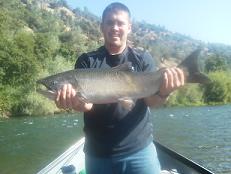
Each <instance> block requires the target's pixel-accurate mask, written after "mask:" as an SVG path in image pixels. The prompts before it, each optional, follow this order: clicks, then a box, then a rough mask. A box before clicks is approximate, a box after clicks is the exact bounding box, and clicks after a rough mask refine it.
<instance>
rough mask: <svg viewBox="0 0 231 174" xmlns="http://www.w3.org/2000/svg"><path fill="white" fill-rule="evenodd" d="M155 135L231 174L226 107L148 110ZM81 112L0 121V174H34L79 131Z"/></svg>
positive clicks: (230, 111) (230, 114)
mask: <svg viewBox="0 0 231 174" xmlns="http://www.w3.org/2000/svg"><path fill="white" fill-rule="evenodd" d="M152 112H153V124H154V135H155V138H156V139H157V140H158V141H160V142H161V143H162V144H164V145H166V146H168V147H170V148H171V149H173V150H175V151H177V152H179V153H181V154H182V155H184V156H186V157H188V158H190V159H192V160H194V161H196V162H197V163H199V164H201V165H202V166H204V167H206V168H208V169H210V170H211V171H213V172H214V173H217V174H228V173H229V174H231V128H230V125H231V105H226V106H216V107H208V106H206V107H188V108H162V109H157V110H153V111H152ZM82 129H83V121H82V116H81V115H78V114H72V115H68V114H66V115H56V116H49V117H44V116H41V117H20V118H13V119H12V118H11V119H0V173H1V174H21V173H22V174H33V173H36V172H37V171H39V170H40V169H41V168H42V167H44V166H45V165H46V164H48V163H49V162H50V161H51V160H53V159H54V158H55V157H57V156H58V155H59V154H60V153H62V152H63V151H64V150H65V149H67V148H68V147H69V146H70V145H72V144H74V143H75V142H76V141H77V140H78V139H79V138H80V137H81V136H82V135H83V133H82Z"/></svg>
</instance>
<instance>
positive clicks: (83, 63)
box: [75, 53, 90, 69]
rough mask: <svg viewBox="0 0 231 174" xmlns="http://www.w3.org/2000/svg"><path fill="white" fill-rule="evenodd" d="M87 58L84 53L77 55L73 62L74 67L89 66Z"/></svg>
mask: <svg viewBox="0 0 231 174" xmlns="http://www.w3.org/2000/svg"><path fill="white" fill-rule="evenodd" d="M89 67H90V65H89V58H88V55H87V54H86V53H84V54H82V55H81V56H79V58H78V59H77V60H76V63H75V69H81V68H89Z"/></svg>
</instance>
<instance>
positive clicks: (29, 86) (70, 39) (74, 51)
mask: <svg viewBox="0 0 231 174" xmlns="http://www.w3.org/2000/svg"><path fill="white" fill-rule="evenodd" d="M101 38H102V36H101V33H100V30H99V18H98V17H97V16H95V15H93V14H92V13H90V12H89V11H88V10H87V9H86V8H85V9H84V10H81V9H78V8H76V9H72V10H70V9H69V8H68V6H67V3H66V2H65V1H64V0H60V1H57V0H21V1H20V0H11V1H4V0H0V116H19V115H44V114H53V113H55V112H60V110H58V109H57V108H56V107H55V106H54V104H53V102H51V101H48V100H47V99H45V98H44V97H42V96H40V95H39V94H37V93H36V80H37V79H39V78H41V77H44V76H47V75H50V74H54V73H57V72H62V71H65V70H68V69H73V66H74V63H75V61H76V59H77V57H78V56H80V55H81V54H82V53H84V52H86V51H90V50H94V49H96V48H97V47H99V46H100V45H101V44H102V43H103V42H102V39H101ZM130 38H131V39H130V40H131V44H132V45H133V46H135V47H142V48H145V49H148V50H149V51H150V53H151V54H152V55H153V57H155V58H156V60H157V61H158V62H160V61H161V60H162V59H163V58H164V59H168V58H175V59H182V58H184V57H185V55H187V54H188V53H189V52H190V51H192V50H194V49H195V48H197V47H198V46H200V47H201V46H203V47H205V45H204V44H203V43H202V42H199V41H195V40H193V39H191V38H189V37H186V36H184V35H180V34H174V33H171V32H169V31H167V30H166V29H164V28H163V27H159V26H155V25H151V24H147V23H145V22H136V21H134V26H133V34H132V35H131V36H130ZM206 48H209V49H210V50H213V51H214V50H215V52H211V53H210V54H209V55H208V56H207V57H206V59H205V72H206V73H208V75H209V76H210V77H211V79H212V80H213V81H212V83H211V84H208V85H206V86H200V85H190V86H187V87H185V88H182V89H181V90H179V91H177V92H176V93H174V94H173V95H172V96H171V98H170V100H169V102H168V105H169V106H172V105H183V106H185V105H205V104H225V103H231V77H230V64H231V61H230V60H231V56H230V55H231V54H226V53H228V50H230V47H228V46H222V45H219V46H216V45H209V46H208V45H207V47H206ZM220 50H222V51H220ZM224 50H225V51H224Z"/></svg>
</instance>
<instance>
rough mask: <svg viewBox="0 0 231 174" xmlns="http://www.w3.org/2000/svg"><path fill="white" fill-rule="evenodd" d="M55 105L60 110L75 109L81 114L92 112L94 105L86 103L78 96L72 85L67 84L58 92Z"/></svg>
mask: <svg viewBox="0 0 231 174" xmlns="http://www.w3.org/2000/svg"><path fill="white" fill-rule="evenodd" d="M55 104H56V106H57V107H58V108H60V109H74V110H76V111H79V112H86V111H89V110H91V108H92V106H93V104H92V103H85V102H83V101H82V100H81V99H79V98H78V96H77V95H76V90H75V89H74V88H73V87H72V85H71V84H65V85H63V87H62V88H61V89H60V90H59V91H58V92H57V96H56V100H55Z"/></svg>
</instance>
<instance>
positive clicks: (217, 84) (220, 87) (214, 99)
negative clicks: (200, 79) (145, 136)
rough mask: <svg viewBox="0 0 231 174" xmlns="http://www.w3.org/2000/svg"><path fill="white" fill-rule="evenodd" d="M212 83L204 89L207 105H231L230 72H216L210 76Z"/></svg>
mask: <svg viewBox="0 0 231 174" xmlns="http://www.w3.org/2000/svg"><path fill="white" fill-rule="evenodd" d="M209 77H210V79H211V80H212V82H211V83H209V84H207V85H205V87H204V100H205V102H207V103H215V104H216V103H231V76H230V72H229V71H216V72H211V73H210V74H209Z"/></svg>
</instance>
